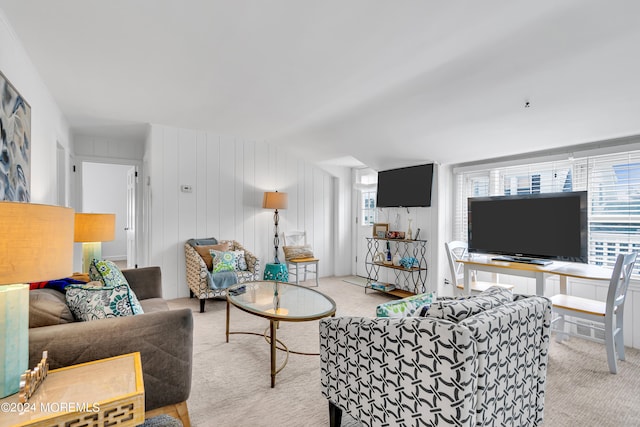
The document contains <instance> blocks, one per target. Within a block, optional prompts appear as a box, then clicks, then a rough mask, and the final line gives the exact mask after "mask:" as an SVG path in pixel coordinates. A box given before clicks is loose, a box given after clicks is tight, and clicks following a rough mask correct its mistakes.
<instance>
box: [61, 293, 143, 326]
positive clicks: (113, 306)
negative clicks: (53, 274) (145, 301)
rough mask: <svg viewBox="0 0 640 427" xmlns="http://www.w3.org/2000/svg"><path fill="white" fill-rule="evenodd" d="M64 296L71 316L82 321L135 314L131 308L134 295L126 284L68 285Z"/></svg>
mask: <svg viewBox="0 0 640 427" xmlns="http://www.w3.org/2000/svg"><path fill="white" fill-rule="evenodd" d="M65 298H66V301H67V305H68V306H69V309H70V310H71V312H72V313H73V317H75V318H76V319H77V320H80V321H83V322H86V321H89V320H96V319H107V318H110V317H123V316H133V315H134V314H136V313H134V310H133V307H134V302H133V300H134V298H135V295H133V292H132V291H131V289H129V286H128V285H117V286H93V285H91V284H87V285H70V286H67V292H66V295H65ZM135 301H136V302H137V301H138V300H137V299H135Z"/></svg>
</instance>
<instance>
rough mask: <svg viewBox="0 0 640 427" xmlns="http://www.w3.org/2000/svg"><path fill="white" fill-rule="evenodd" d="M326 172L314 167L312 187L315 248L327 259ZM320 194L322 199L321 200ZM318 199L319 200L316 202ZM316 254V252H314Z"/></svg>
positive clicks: (323, 266) (322, 269)
mask: <svg viewBox="0 0 640 427" xmlns="http://www.w3.org/2000/svg"><path fill="white" fill-rule="evenodd" d="M323 175H324V174H321V173H320V171H319V170H318V169H316V168H313V173H312V178H311V179H312V188H313V194H314V195H315V197H314V209H313V211H314V212H313V222H312V224H313V225H312V228H313V248H314V250H315V251H317V252H318V255H319V256H322V259H324V260H325V262H326V261H328V260H329V257H328V256H327V255H326V253H325V247H326V246H327V245H326V243H327V242H326V241H325V239H324V237H325V236H324V233H323V229H324V216H325V205H326V203H325V200H326V199H324V196H325V193H324V179H323V178H324V176H323ZM318 196H320V198H321V199H322V201H320V200H319V198H318ZM316 201H317V202H316ZM314 255H315V253H314ZM325 267H326V264H325V263H323V265H322V266H321V267H320V271H321V272H323V271H324V270H325Z"/></svg>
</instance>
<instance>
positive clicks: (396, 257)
mask: <svg viewBox="0 0 640 427" xmlns="http://www.w3.org/2000/svg"><path fill="white" fill-rule="evenodd" d="M400 259H401V258H400V254H399V253H398V252H396V254H395V255H394V256H393V265H395V266H396V267H398V266H399V265H400Z"/></svg>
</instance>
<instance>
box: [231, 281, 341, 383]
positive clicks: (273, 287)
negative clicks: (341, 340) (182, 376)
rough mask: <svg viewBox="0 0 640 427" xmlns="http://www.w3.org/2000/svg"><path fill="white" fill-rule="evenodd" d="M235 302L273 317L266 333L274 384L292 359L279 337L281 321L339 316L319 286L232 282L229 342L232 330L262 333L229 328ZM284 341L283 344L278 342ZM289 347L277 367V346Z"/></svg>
mask: <svg viewBox="0 0 640 427" xmlns="http://www.w3.org/2000/svg"><path fill="white" fill-rule="evenodd" d="M231 305H234V306H236V307H238V308H239V309H240V310H242V311H245V312H247V313H250V314H253V315H256V316H260V317H264V318H266V319H269V328H267V329H268V330H269V334H268V335H267V331H266V330H265V333H264V337H265V339H266V340H267V342H269V344H270V345H271V387H272V388H273V387H274V386H275V384H276V374H277V373H278V372H280V371H281V370H282V369H283V368H284V367H285V365H286V364H287V360H288V359H289V353H297V354H311V353H298V352H293V351H290V350H289V349H288V348H287V346H286V345H284V343H283V342H282V341H279V340H278V339H277V338H276V329H277V328H278V322H281V321H284V322H307V321H310V320H317V319H321V318H323V317H329V316H335V314H336V303H335V301H333V299H331V298H330V297H328V296H326V295H324V294H323V293H321V292H318V291H316V290H315V289H309V288H306V287H304V286H298V285H293V284H291V283H282V282H270V281H262V282H249V283H240V284H237V285H234V286H231V287H230V288H229V289H228V291H227V329H226V335H227V342H229V335H230V334H250V335H260V334H256V333H254V332H229V311H230V308H231ZM277 343H278V344H280V347H278V346H277ZM278 349H280V350H283V351H286V358H285V360H284V362H283V363H282V365H281V366H280V367H279V368H276V350H278Z"/></svg>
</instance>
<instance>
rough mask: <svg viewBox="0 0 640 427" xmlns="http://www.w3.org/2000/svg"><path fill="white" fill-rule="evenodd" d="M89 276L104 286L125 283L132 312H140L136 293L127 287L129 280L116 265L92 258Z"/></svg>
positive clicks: (141, 311) (140, 308)
mask: <svg viewBox="0 0 640 427" xmlns="http://www.w3.org/2000/svg"><path fill="white" fill-rule="evenodd" d="M89 277H90V278H91V280H93V281H100V282H102V284H103V285H104V286H109V287H115V286H120V285H125V286H126V287H127V288H129V293H130V294H131V300H132V302H133V314H142V313H144V311H143V310H142V306H141V305H140V302H139V301H138V298H137V297H136V294H135V293H134V292H133V291H132V290H131V288H130V287H129V282H127V279H126V278H125V277H124V275H123V274H122V272H121V271H120V269H119V268H118V266H117V265H115V264H114V263H113V262H112V261H109V260H106V259H103V260H100V261H98V260H97V259H94V260H93V261H91V265H89Z"/></svg>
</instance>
